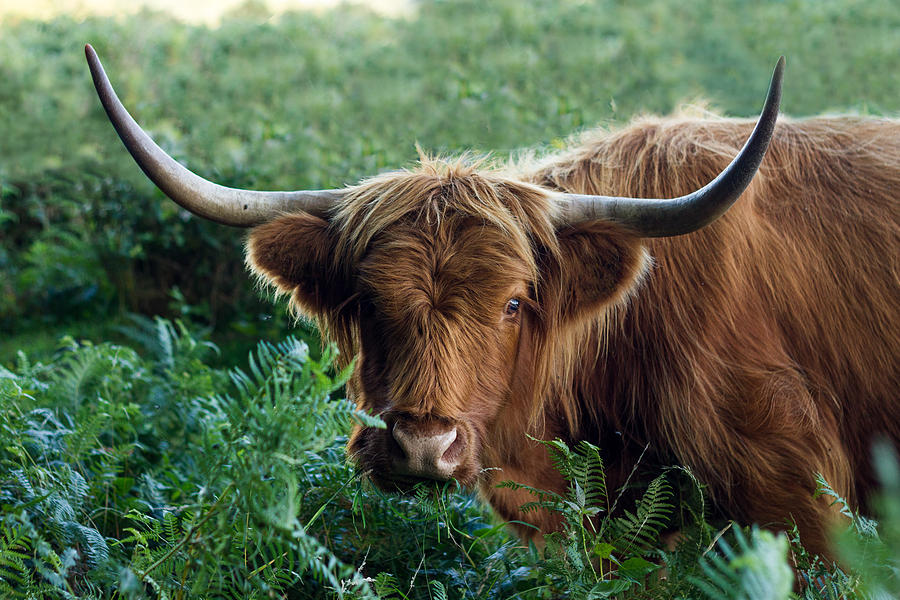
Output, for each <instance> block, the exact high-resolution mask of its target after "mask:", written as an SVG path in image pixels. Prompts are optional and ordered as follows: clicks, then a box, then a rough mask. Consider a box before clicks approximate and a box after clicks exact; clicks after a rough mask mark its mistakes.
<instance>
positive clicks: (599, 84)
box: [0, 0, 900, 365]
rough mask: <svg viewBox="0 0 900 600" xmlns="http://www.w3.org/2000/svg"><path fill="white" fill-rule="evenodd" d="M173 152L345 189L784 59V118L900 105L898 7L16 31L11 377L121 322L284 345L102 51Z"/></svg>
mask: <svg viewBox="0 0 900 600" xmlns="http://www.w3.org/2000/svg"><path fill="white" fill-rule="evenodd" d="M86 42H89V43H91V44H93V45H94V47H95V48H96V49H97V51H98V52H99V54H100V57H101V58H102V59H103V61H104V64H105V66H106V68H107V71H108V73H109V75H110V78H111V79H112V81H113V84H114V85H115V86H116V88H117V90H118V91H119V93H120V95H121V97H122V98H123V101H124V102H125V104H126V106H128V108H129V109H130V110H131V111H132V112H133V113H134V114H135V116H136V117H137V119H138V120H139V122H140V123H141V124H142V125H143V126H144V127H145V128H147V129H148V131H150V132H151V134H152V135H153V136H154V137H155V139H156V140H157V142H159V143H160V144H161V145H162V146H163V147H164V148H165V149H166V150H167V151H168V152H169V153H171V154H172V155H173V156H175V157H176V158H177V159H179V160H181V161H182V162H184V163H185V164H187V165H188V166H189V167H190V168H191V169H193V170H195V171H196V172H198V173H200V174H201V175H203V176H205V177H208V178H210V179H213V180H215V181H217V182H219V183H222V184H225V185H230V186H238V187H248V188H257V189H297V188H319V187H336V186H342V185H344V184H352V183H354V182H356V181H357V180H358V179H359V178H361V177H363V176H367V175H372V174H375V173H377V172H379V171H382V170H386V169H392V168H396V167H399V166H403V165H405V164H408V163H409V162H410V161H412V160H414V158H415V149H414V144H415V143H416V142H418V143H419V144H420V145H421V146H422V147H423V148H425V149H426V150H428V151H435V152H447V153H454V152H459V151H462V150H464V149H468V148H474V149H475V150H477V151H491V152H493V153H495V154H496V155H498V156H506V155H507V154H509V153H510V152H513V151H514V150H516V149H519V148H523V147H538V148H554V147H558V146H560V145H562V144H563V143H564V139H565V138H566V137H567V136H569V135H570V134H572V133H575V132H577V131H579V130H581V129H584V128H587V127H594V126H596V125H602V126H615V125H618V124H621V123H624V122H627V121H628V119H629V118H631V117H632V116H633V115H635V114H636V113H640V112H647V111H651V112H657V113H666V112H669V111H671V110H673V108H675V107H677V106H678V105H679V104H680V103H682V102H684V101H693V100H696V99H700V98H702V99H704V100H706V101H708V102H709V103H710V105H711V106H712V107H714V108H715V109H717V110H719V111H720V112H722V113H724V114H728V115H736V116H751V115H754V114H755V113H756V112H757V110H758V109H759V107H760V104H761V102H762V99H763V94H764V92H765V86H766V82H767V79H768V76H769V73H770V71H771V68H772V66H773V65H774V62H775V60H776V59H777V57H778V56H779V55H781V54H784V55H786V57H787V64H788V67H787V75H786V82H785V97H784V103H783V109H784V111H785V112H786V113H788V114H790V115H792V116H804V115H812V114H818V113H822V112H846V111H851V112H860V113H867V114H892V113H896V112H897V111H898V109H900V76H898V73H900V8H898V5H897V4H896V2H895V1H894V0H840V1H838V0H816V1H812V0H767V1H763V2H745V1H743V0H697V1H694V2H684V3H683V2H668V1H662V0H653V1H648V2H641V3H628V2H616V1H612V0H597V1H590V2H589V1H584V0H578V1H575V0H562V1H558V2H543V1H538V0H495V1H491V2H481V1H467V0H461V1H452V2H451V1H441V0H422V1H421V2H416V3H414V4H411V5H409V7H408V10H407V11H406V12H404V13H403V14H401V15H400V16H391V17H388V16H384V15H383V14H381V13H376V12H373V11H370V10H368V9H366V8H365V7H360V6H342V7H339V8H335V9H331V10H324V11H319V12H285V13H283V14H280V15H279V16H277V17H273V16H272V14H271V12H270V10H269V9H268V8H267V7H266V6H265V5H263V4H261V3H255V2H251V3H248V4H244V5H240V6H238V7H236V8H232V9H231V10H230V11H229V12H227V13H226V14H224V15H223V16H222V17H221V20H220V21H219V22H218V25H217V26H215V27H211V26H209V25H206V24H188V23H184V22H181V21H178V20H175V19H174V18H173V17H171V16H167V15H166V14H164V13H161V12H152V11H148V10H144V11H142V12H140V13H138V14H136V15H132V16H128V17H122V18H109V17H87V18H84V17H78V18H76V17H71V16H65V15H61V16H57V17H54V18H52V19H50V20H46V21H35V20H23V19H13V18H7V19H6V20H5V21H4V22H3V23H2V24H0V82H2V85H0V273H2V275H0V364H7V365H9V364H10V361H11V360H12V358H13V356H14V354H15V351H16V350H17V349H20V348H26V349H28V350H29V351H30V352H32V353H37V354H36V355H37V356H43V355H47V353H49V352H52V350H53V349H54V348H55V346H56V340H57V339H58V338H59V337H60V336H61V335H63V334H72V335H74V336H76V337H90V338H93V339H109V338H112V339H115V336H116V335H117V333H116V329H117V327H118V326H119V325H120V324H121V323H122V321H123V317H124V315H127V314H129V313H141V314H146V315H166V316H179V317H186V316H189V317H190V318H191V319H192V320H193V321H194V322H195V323H199V324H202V325H204V326H207V327H210V328H212V331H213V334H212V335H213V339H214V340H215V341H217V342H218V343H219V344H220V346H222V347H223V349H224V351H225V357H226V359H227V358H228V357H230V356H232V355H234V354H235V353H238V354H240V355H244V354H245V353H246V349H247V348H249V347H251V346H252V344H253V343H254V342H255V339H256V338H259V337H272V338H273V339H275V338H278V339H280V337H283V335H284V333H285V331H287V329H288V328H289V327H290V323H289V321H288V319H286V318H285V316H284V313H283V310H282V309H279V308H274V307H272V306H271V304H270V303H269V302H268V301H267V300H265V299H261V298H260V296H259V294H258V292H257V291H255V290H254V288H253V286H252V284H251V282H250V280H249V278H248V277H247V275H246V273H245V271H244V267H243V264H242V248H241V245H242V241H243V235H244V233H243V232H242V231H239V230H235V229H231V228H227V227H222V226H217V225H214V224H211V223H205V222H201V221H199V220H197V219H195V218H192V217H190V216H189V215H188V214H187V213H186V212H184V211H183V210H181V209H179V208H178V207H177V206H175V205H174V204H173V203H171V202H169V201H167V200H165V199H164V197H163V196H162V194H161V193H160V192H158V191H157V190H156V189H155V188H154V187H153V185H152V184H150V182H149V181H147V180H146V178H145V177H144V176H143V174H142V173H141V171H140V170H139V169H138V168H137V167H136V166H135V165H134V163H133V162H132V160H131V158H130V156H129V155H128V154H127V152H125V151H124V149H123V147H122V146H121V144H120V142H119V141H118V139H117V138H116V135H115V133H114V132H113V129H112V127H111V126H110V125H109V123H108V122H107V120H106V117H105V115H104V113H103V111H102V109H101V108H100V105H99V103H98V102H97V99H96V96H95V94H94V91H93V89H92V87H91V83H90V77H89V75H88V71H87V68H86V66H85V62H84V57H83V52H82V48H83V45H84V44H85V43H86Z"/></svg>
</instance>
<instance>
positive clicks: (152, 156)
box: [84, 44, 342, 227]
mask: <svg viewBox="0 0 900 600" xmlns="http://www.w3.org/2000/svg"><path fill="white" fill-rule="evenodd" d="M84 53H85V55H86V56H87V61H88V66H90V68H91V76H92V77H93V79H94V87H96V88H97V94H98V95H99V96H100V102H101V103H103V108H104V109H106V114H107V115H108V116H109V120H110V121H112V124H113V127H115V128H116V132H117V133H118V134H119V137H120V138H122V142H123V143H124V144H125V147H126V148H128V151H129V152H130V153H131V156H133V157H134V160H135V161H137V164H138V166H140V167H141V169H143V170H144V173H146V174H147V177H149V178H150V180H151V181H153V183H155V184H156V186H157V187H158V188H159V189H160V190H162V191H163V193H164V194H165V195H166V196H168V197H169V198H171V199H172V200H174V201H175V202H177V203H178V204H180V205H181V206H182V207H184V208H186V209H187V210H189V211H190V212H192V213H194V214H195V215H197V216H199V217H203V218H204V219H209V220H210V221H216V222H217V223H223V224H225V225H232V226H235V227H252V226H254V225H259V224H260V223H264V222H266V221H268V220H270V219H272V218H273V217H275V216H277V215H279V214H281V213H286V212H298V211H304V212H308V213H312V214H315V215H318V216H322V217H324V216H327V215H328V212H329V209H330V208H331V207H332V206H334V204H335V202H337V201H338V200H339V199H340V198H341V195H342V192H341V191H340V190H316V191H296V192H256V191H250V190H240V189H235V188H229V187H224V186H221V185H218V184H215V183H213V182H211V181H207V180H206V179H203V178H202V177H200V176H199V175H195V174H194V173H192V172H190V171H189V170H187V169H186V168H185V167H183V166H182V165H180V164H179V163H178V162H177V161H176V160H175V159H173V158H172V157H171V156H169V155H168V154H166V153H165V152H164V151H163V149H162V148H160V147H159V146H157V145H156V143H155V142H154V141H153V140H152V139H150V136H149V135H147V134H146V133H145V132H144V130H143V129H141V127H140V125H138V124H137V123H136V122H135V120H134V119H133V118H131V115H130V114H128V111H127V110H125V107H124V106H122V102H121V101H120V100H119V98H118V96H116V92H115V91H114V90H113V88H112V85H111V84H110V83H109V79H108V78H107V77H106V73H105V72H104V70H103V65H101V64H100V59H99V58H97V53H96V52H94V49H93V48H91V46H90V44H88V45H86V46H85V47H84Z"/></svg>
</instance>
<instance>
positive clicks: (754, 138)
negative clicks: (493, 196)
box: [558, 56, 784, 237]
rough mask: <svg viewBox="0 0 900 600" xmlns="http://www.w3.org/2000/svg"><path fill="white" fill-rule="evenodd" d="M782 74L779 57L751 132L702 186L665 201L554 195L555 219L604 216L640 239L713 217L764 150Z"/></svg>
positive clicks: (739, 188)
mask: <svg viewBox="0 0 900 600" xmlns="http://www.w3.org/2000/svg"><path fill="white" fill-rule="evenodd" d="M783 72H784V57H783V56H782V57H781V58H779V59H778V63H777V64H776V65H775V72H774V73H773V74H772V82H771V83H770V84H769V94H768V96H767V97H766V104H765V106H764V107H763V111H762V114H761V115H760V117H759V121H757V123H756V127H755V128H754V129H753V133H752V134H750V138H749V139H748V140H747V143H746V144H744V147H743V148H742V149H741V151H740V153H738V155H737V156H736V157H735V159H734V160H733V161H731V164H730V165H728V166H727V167H726V168H725V170H724V171H722V172H721V173H719V175H718V176H717V177H716V178H715V179H713V180H712V181H711V182H709V183H708V184H707V185H706V186H704V187H702V188H700V189H699V190H697V191H696V192H693V193H691V194H688V195H687V196H681V197H680V198H671V199H666V200H656V199H646V198H620V197H614V196H588V195H580V194H560V195H559V196H558V200H559V208H560V216H559V221H560V223H570V224H571V223H578V222H581V221H591V220H595V219H609V220H613V221H618V222H619V223H622V224H624V225H626V226H627V227H629V228H631V229H633V230H634V231H636V232H637V233H638V234H640V235H641V236H643V237H667V236H673V235H682V234H685V233H690V232H692V231H696V230H697V229H700V228H701V227H703V226H705V225H708V224H710V223H712V222H713V221H715V220H716V219H718V218H719V217H720V216H722V215H723V214H724V213H725V211H727V210H728V208H729V207H731V205H732V204H734V202H735V201H736V200H737V199H738V197H739V196H740V195H741V193H742V192H743V191H744V189H746V187H747V186H748V185H749V184H750V180H751V179H753V176H754V175H755V174H756V171H757V169H758V168H759V164H760V163H761V162H762V159H763V156H765V154H766V149H768V147H769V140H771V139H772V133H773V131H774V130H775V120H776V119H777V118H778V105H779V103H780V101H781V77H782V74H783Z"/></svg>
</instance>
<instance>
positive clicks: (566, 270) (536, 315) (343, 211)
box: [86, 47, 900, 553]
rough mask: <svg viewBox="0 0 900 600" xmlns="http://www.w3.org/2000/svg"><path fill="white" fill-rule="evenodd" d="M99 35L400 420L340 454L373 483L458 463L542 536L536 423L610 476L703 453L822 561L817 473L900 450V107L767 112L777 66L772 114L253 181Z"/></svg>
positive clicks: (168, 172)
mask: <svg viewBox="0 0 900 600" xmlns="http://www.w3.org/2000/svg"><path fill="white" fill-rule="evenodd" d="M86 51H87V56H88V61H89V63H90V67H91V71H92V74H93V77H94V82H95V85H96V87H97V90H98V93H99V94H100V97H101V100H102V103H103V105H104V107H105V109H106V111H107V113H108V115H109V117H110V119H111V120H112V122H113V124H114V125H115V127H116V130H117V131H118V132H119V135H120V136H121V137H122V139H123V141H124V142H125V145H126V147H127V148H128V149H129V151H130V152H131V153H132V155H133V156H134V158H135V159H136V160H137V162H138V164H139V165H140V166H141V168H143V169H144V171H145V172H146V173H147V175H148V176H149V177H150V178H151V179H152V180H153V181H154V183H156V185H157V186H159V188H160V189H161V190H162V191H163V192H165V193H166V194H167V195H168V196H169V197H171V198H172V199H173V200H175V201H176V202H178V203H179V204H181V205H182V206H184V207H185V208H187V209H188V210H190V211H191V212H193V213H195V214H197V215H200V216H202V217H205V218H208V219H212V220H215V221H218V222H221V223H225V224H230V225H235V226H244V227H249V226H253V227H254V228H253V229H252V230H251V231H250V235H249V238H248V241H247V264H248V265H249V267H250V269H251V270H252V271H253V272H254V273H255V274H256V275H257V276H259V277H260V278H262V280H263V281H265V282H266V283H268V284H271V285H272V286H274V287H275V289H277V290H278V291H279V292H281V293H283V294H285V295H288V296H289V297H290V302H291V303H292V305H293V306H294V307H295V308H296V309H297V310H298V311H299V312H301V313H303V314H305V315H309V316H311V317H313V318H315V319H316V320H317V321H318V323H319V325H320V327H321V330H322V332H323V334H324V336H325V338H327V339H328V340H330V341H333V342H334V343H336V344H337V345H338V347H339V349H340V351H341V355H342V357H343V358H344V360H346V361H349V360H351V359H354V358H355V359H356V361H357V362H356V367H355V372H354V374H353V377H352V380H351V381H350V382H349V384H348V386H347V388H348V393H349V394H350V396H351V397H352V398H354V399H355V400H356V402H357V403H358V404H359V406H360V407H361V408H364V409H366V410H368V411H370V412H372V413H374V414H377V415H380V416H381V418H382V419H383V420H384V422H385V423H386V424H387V428H386V429H375V428H357V429H356V430H355V431H354V432H353V434H352V437H351V439H350V442H349V447H348V451H349V454H350V456H351V458H352V459H353V460H354V461H356V462H357V463H358V465H359V466H360V468H362V469H363V470H365V471H366V472H367V473H368V474H369V476H370V477H371V478H372V480H373V481H374V482H375V483H376V484H377V485H379V486H380V487H382V488H385V489H400V490H404V489H407V488H409V486H411V485H412V484H413V483H415V482H417V481H420V480H423V479H432V480H438V481H442V480H448V479H450V478H453V479H456V480H457V481H459V482H460V483H461V484H463V485H465V486H472V487H477V488H478V489H479V490H480V492H481V494H482V495H483V496H484V498H486V499H487V501H488V502H490V504H491V505H492V506H493V507H494V509H495V510H496V511H497V512H498V513H499V514H500V515H501V516H502V517H503V518H505V519H509V520H513V519H515V520H521V521H526V522H530V523H532V524H533V525H535V526H536V528H537V529H538V530H540V531H545V532H546V531H550V530H552V529H554V528H556V527H558V525H559V523H558V521H556V520H554V518H553V517H552V516H551V515H550V514H548V513H533V512H530V513H527V514H523V513H522V512H520V510H519V507H520V505H522V504H523V503H524V502H526V501H528V500H529V499H530V498H529V497H527V496H526V495H525V493H524V492H521V491H513V490H510V489H506V488H498V487H496V484H497V483H498V482H500V481H502V480H514V481H517V482H522V483H526V484H528V485H531V486H534V487H538V488H544V489H549V490H555V491H558V492H562V491H563V488H564V483H565V482H564V481H563V480H562V478H561V476H560V475H559V474H558V473H557V472H556V471H555V470H554V469H553V466H552V464H551V462H550V460H549V457H548V456H547V453H546V449H545V448H544V446H542V445H540V444H538V443H536V442H534V441H532V440H529V438H528V437H527V435H526V434H530V435H531V436H534V437H537V438H545V439H548V438H553V437H559V438H561V439H563V440H565V441H567V442H569V443H573V442H575V441H577V440H581V439H586V440H589V441H591V442H593V443H595V444H598V445H599V446H600V447H601V448H602V454H603V457H604V460H605V463H606V465H607V468H608V471H609V472H608V485H609V486H610V487H611V488H615V487H616V486H618V485H621V484H622V483H623V482H624V479H625V476H627V474H628V473H629V472H630V471H631V470H632V468H633V467H634V465H635V462H636V461H637V460H638V456H639V455H641V454H642V453H645V455H644V458H643V460H644V461H645V462H646V463H647V464H649V465H660V466H664V465H671V464H681V465H686V466H688V467H690V468H691V469H692V470H693V472H694V473H696V475H697V476H698V477H699V478H700V480H702V481H703V482H705V483H706V484H707V486H708V490H709V493H710V495H711V497H712V500H713V502H714V504H715V506H716V507H717V508H718V509H719V510H720V511H721V513H722V514H724V515H725V516H727V517H729V518H733V519H736V520H738V521H739V522H742V523H749V522H759V523H762V524H765V525H767V526H771V527H775V528H779V527H784V526H786V524H787V523H789V522H790V521H793V522H795V523H796V524H797V526H798V528H799V532H800V536H801V539H802V541H803V542H804V543H805V544H806V546H807V548H808V549H810V550H812V551H815V552H820V553H821V552H826V551H827V548H828V546H827V528H828V525H829V523H830V522H831V521H832V520H833V519H834V517H835V510H834V509H833V508H832V507H830V506H829V504H828V502H827V501H826V500H824V499H816V498H815V497H814V492H815V489H816V483H815V475H816V474H817V473H821V474H822V475H824V477H825V479H827V480H828V482H829V483H830V484H831V485H832V486H833V487H834V488H835V489H836V490H837V491H838V492H840V493H841V494H843V495H844V496H845V497H846V498H847V499H848V500H849V501H850V502H851V503H852V504H853V506H854V507H856V506H859V507H863V508H864V507H865V501H866V497H867V495H868V494H869V493H870V491H871V490H872V489H873V486H874V485H875V482H874V477H873V472H872V468H871V466H870V460H869V449H870V445H871V443H872V441H873V440H875V439H876V438H878V437H884V438H887V439H890V440H892V441H893V442H894V443H898V442H900V402H898V401H897V396H898V392H897V390H898V389H900V375H898V374H900V364H898V360H900V327H898V325H897V324H898V323H900V318H898V317H900V314H898V313H900V279H898V278H900V263H898V261H900V210H898V194H900V122H897V121H892V120H886V119H881V120H879V119H866V118H852V117H845V118H815V119H809V120H798V121H793V120H787V119H783V118H782V119H778V122H777V125H776V118H777V114H778V102H779V96H780V89H781V71H782V65H783V62H782V61H779V65H778V67H777V68H776V74H775V76H774V77H773V80H772V84H771V86H770V91H769V96H768V98H767V101H766V105H765V108H764V110H763V112H762V115H761V117H760V119H759V121H758V123H757V124H756V126H755V127H754V124H753V122H750V121H746V120H740V119H724V118H719V117H715V116H703V117H699V118H698V117H679V116H675V117H670V118H665V119H659V118H642V119H639V120H637V121H635V122H633V123H632V124H630V125H628V126H626V127H624V128H622V129H621V130H618V131H614V132H607V131H593V132H588V133H587V134H585V135H584V136H583V137H582V139H581V140H580V141H578V142H576V143H573V144H572V146H571V147H570V148H569V149H567V150H565V151H563V152H561V153H559V154H555V155H552V156H547V157H544V158H542V159H540V160H533V161H519V162H509V163H507V164H499V165H498V164H490V163H487V162H478V161H472V160H468V161H467V160H462V159H461V160H455V161H452V160H440V159H428V158H424V157H423V158H422V160H421V161H420V164H419V165H418V166H416V167H415V168H412V169H410V170H404V171H397V172H390V173H384V174H381V175H378V176H375V177H373V178H371V179H368V180H365V181H363V182H361V183H360V184H358V185H356V186H353V187H349V188H346V189H340V190H322V191H298V192H253V191H246V190H235V189H230V188H223V187H221V186H217V185H215V184H213V183H211V182H208V181H206V180H203V179H201V178H200V177H198V176H196V175H194V174H193V173H190V172H189V171H187V170H186V169H185V168H184V167H182V166H181V165H179V164H178V163H177V162H175V161H174V160H173V159H171V158H170V157H168V156H167V155H166V154H165V153H164V152H163V151H162V150H161V149H160V148H159V147H158V146H156V144H154V143H153V141H152V140H151V139H150V138H149V137H148V136H147V135H146V134H145V133H144V132H143V131H142V130H141V129H140V127H139V126H138V125H137V124H136V123H135V122H134V121H133V119H131V117H130V116H129V115H128V113H127V112H126V111H125V109H124V108H123V107H122V105H121V103H120V102H119V101H118V98H117V97H116V96H115V93H114V92H113V90H112V88H111V86H110V84H109V81H108V80H107V78H106V76H105V74H104V73H103V69H102V67H101V66H100V63H99V61H98V59H97V57H96V55H95V54H94V52H93V50H92V49H91V48H90V47H88V48H87V49H86ZM745 140H747V143H746V144H744V141H745ZM742 146H743V147H742ZM767 149H768V152H767ZM735 156H736V158H734V157H735ZM732 158H734V160H733V161H732ZM754 174H755V177H754ZM739 198H740V199H739ZM732 204H734V206H733V207H732ZM729 208H730V209H729ZM726 211H727V212H726ZM522 531H523V533H525V532H527V530H526V529H524V528H523V529H522Z"/></svg>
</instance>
